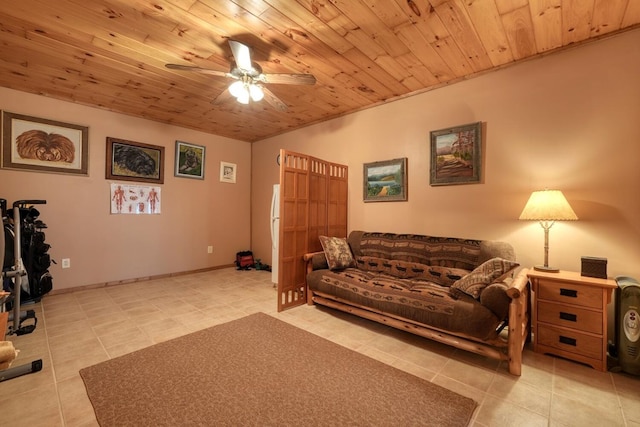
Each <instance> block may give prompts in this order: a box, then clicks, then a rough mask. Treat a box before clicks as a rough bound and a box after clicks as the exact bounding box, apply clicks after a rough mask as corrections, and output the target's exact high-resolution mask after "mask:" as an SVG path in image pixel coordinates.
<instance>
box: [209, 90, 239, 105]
mask: <svg viewBox="0 0 640 427" xmlns="http://www.w3.org/2000/svg"><path fill="white" fill-rule="evenodd" d="M230 99H235V98H234V97H233V95H231V92H229V89H225V90H223V91H222V92H220V95H218V96H216V97H215V98H214V99H212V100H211V103H212V104H213V105H220V104H223V103H225V102H227V101H229V100H230Z"/></svg>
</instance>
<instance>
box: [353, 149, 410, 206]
mask: <svg viewBox="0 0 640 427" xmlns="http://www.w3.org/2000/svg"><path fill="white" fill-rule="evenodd" d="M363 172H364V177H363V178H364V179H363V181H364V188H363V193H364V197H363V199H364V201H365V202H398V201H406V200H407V158H406V157H404V158H401V159H394V160H385V161H382V162H373V163H365V164H364V171H363Z"/></svg>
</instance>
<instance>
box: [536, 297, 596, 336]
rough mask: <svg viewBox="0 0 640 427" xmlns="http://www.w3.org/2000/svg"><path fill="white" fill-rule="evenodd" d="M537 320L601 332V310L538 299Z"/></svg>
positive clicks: (586, 330)
mask: <svg viewBox="0 0 640 427" xmlns="http://www.w3.org/2000/svg"><path fill="white" fill-rule="evenodd" d="M538 322H545V323H551V324H553V325H558V326H564V327H566V328H572V329H578V330H580V331H585V332H593V333H594V334H602V311H593V310H588V309H584V308H580V307H573V306H569V305H563V304H558V303H553V302H546V301H539V302H538Z"/></svg>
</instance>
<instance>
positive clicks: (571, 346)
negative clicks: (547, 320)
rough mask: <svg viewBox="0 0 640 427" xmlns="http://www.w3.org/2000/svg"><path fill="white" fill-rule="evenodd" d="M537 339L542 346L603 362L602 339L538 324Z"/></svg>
mask: <svg viewBox="0 0 640 427" xmlns="http://www.w3.org/2000/svg"><path fill="white" fill-rule="evenodd" d="M535 339H536V340H537V342H538V344H540V345H545V346H548V347H553V348H557V349H559V350H564V351H567V352H570V353H575V354H580V355H582V356H586V357H590V358H592V359H598V360H602V338H597V337H592V336H590V335H587V334H583V333H580V332H577V331H569V330H566V329H560V328H554V327H552V326H548V325H543V324H541V323H538V330H537V331H536V338H535Z"/></svg>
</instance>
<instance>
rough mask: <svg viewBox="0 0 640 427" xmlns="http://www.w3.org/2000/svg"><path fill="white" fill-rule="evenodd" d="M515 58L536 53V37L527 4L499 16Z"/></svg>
mask: <svg viewBox="0 0 640 427" xmlns="http://www.w3.org/2000/svg"><path fill="white" fill-rule="evenodd" d="M500 19H501V20H502V24H503V26H504V28H505V34H506V36H507V40H508V41H509V45H510V46H511V52H512V53H513V57H514V59H515V60H521V59H524V58H528V57H530V56H533V55H536V54H537V53H538V50H537V48H536V38H535V34H534V32H533V22H532V20H531V11H530V9H529V6H528V5H527V6H524V7H521V8H519V9H515V10H512V11H510V12H507V13H505V14H503V15H501V16H500Z"/></svg>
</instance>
